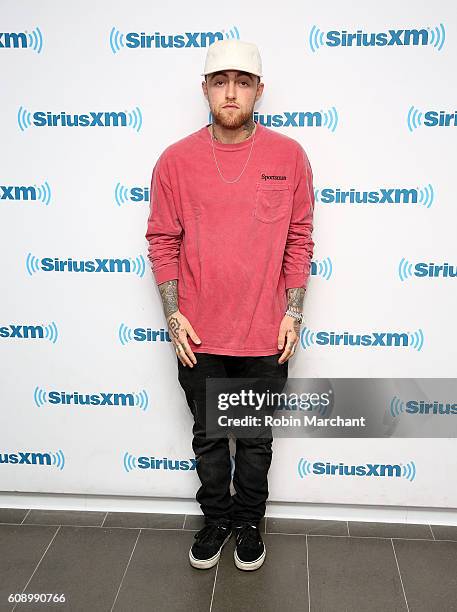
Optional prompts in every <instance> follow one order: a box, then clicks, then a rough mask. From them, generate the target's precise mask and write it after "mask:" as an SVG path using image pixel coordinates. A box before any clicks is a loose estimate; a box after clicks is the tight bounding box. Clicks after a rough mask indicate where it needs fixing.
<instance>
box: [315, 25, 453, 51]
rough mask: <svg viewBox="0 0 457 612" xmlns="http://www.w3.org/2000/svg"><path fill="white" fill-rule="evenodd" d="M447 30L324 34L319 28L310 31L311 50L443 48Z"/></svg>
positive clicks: (441, 26)
mask: <svg viewBox="0 0 457 612" xmlns="http://www.w3.org/2000/svg"><path fill="white" fill-rule="evenodd" d="M445 40H446V30H445V28H444V25H443V24H442V23H440V24H439V26H435V27H434V28H428V27H427V28H421V29H420V30H417V29H413V30H386V31H381V32H364V31H363V30H357V31H356V32H348V31H347V30H329V31H328V32H324V31H323V30H321V29H320V28H318V27H317V26H315V25H313V27H312V28H311V29H310V31H309V36H308V44H309V48H310V49H311V51H312V52H313V53H315V52H316V51H317V50H318V49H319V48H320V47H330V48H332V47H333V48H334V47H393V46H395V47H418V46H421V47H425V46H430V47H434V48H435V49H437V50H438V51H441V49H442V48H443V45H444V42H445Z"/></svg>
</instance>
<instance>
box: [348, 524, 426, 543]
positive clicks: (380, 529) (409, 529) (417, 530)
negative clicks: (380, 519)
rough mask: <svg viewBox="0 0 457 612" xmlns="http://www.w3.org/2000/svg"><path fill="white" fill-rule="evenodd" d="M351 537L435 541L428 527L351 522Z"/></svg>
mask: <svg viewBox="0 0 457 612" xmlns="http://www.w3.org/2000/svg"><path fill="white" fill-rule="evenodd" d="M349 535H351V536H358V537H367V536H374V537H379V538H421V539H424V540H433V535H432V532H431V531H430V527H429V526H428V525H420V524H411V525H407V524H405V523H370V522H364V521H349Z"/></svg>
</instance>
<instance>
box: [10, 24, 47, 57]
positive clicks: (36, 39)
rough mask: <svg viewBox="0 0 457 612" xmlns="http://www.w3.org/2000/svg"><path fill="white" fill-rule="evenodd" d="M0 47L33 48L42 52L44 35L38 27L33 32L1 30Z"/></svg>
mask: <svg viewBox="0 0 457 612" xmlns="http://www.w3.org/2000/svg"><path fill="white" fill-rule="evenodd" d="M0 49H32V51H36V52H37V53H41V51H42V50H43V35H42V33H41V30H40V28H38V27H37V28H35V29H34V30H32V31H31V32H27V30H24V31H23V32H0Z"/></svg>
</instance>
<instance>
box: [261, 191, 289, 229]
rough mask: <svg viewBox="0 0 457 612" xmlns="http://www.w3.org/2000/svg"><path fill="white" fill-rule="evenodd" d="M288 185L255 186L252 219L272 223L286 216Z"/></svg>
mask: <svg viewBox="0 0 457 612" xmlns="http://www.w3.org/2000/svg"><path fill="white" fill-rule="evenodd" d="M290 193H291V192H290V189H289V185H257V190H256V196H255V207H254V217H255V218H256V219H258V220H259V221H263V222H264V223H274V222H275V221H279V220H280V219H282V218H283V217H285V215H286V214H287V211H288V210H289V202H290Z"/></svg>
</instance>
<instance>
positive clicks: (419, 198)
mask: <svg viewBox="0 0 457 612" xmlns="http://www.w3.org/2000/svg"><path fill="white" fill-rule="evenodd" d="M314 199H315V200H316V202H319V203H321V204H343V205H346V204H348V205H351V204H352V205H357V204H376V206H379V205H389V204H419V205H420V206H424V207H425V208H430V206H431V205H432V204H433V201H434V199H435V192H434V189H433V187H432V185H431V184H430V183H429V184H428V185H425V187H421V188H419V187H381V188H380V189H375V190H372V191H361V190H358V189H353V188H351V189H340V188H339V187H337V188H334V187H325V188H324V189H314Z"/></svg>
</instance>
